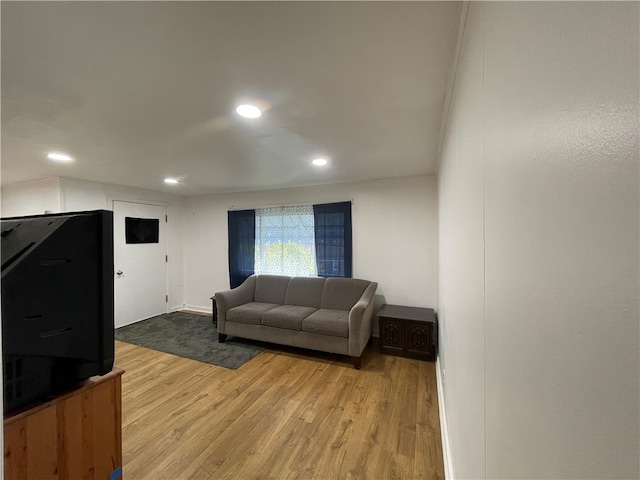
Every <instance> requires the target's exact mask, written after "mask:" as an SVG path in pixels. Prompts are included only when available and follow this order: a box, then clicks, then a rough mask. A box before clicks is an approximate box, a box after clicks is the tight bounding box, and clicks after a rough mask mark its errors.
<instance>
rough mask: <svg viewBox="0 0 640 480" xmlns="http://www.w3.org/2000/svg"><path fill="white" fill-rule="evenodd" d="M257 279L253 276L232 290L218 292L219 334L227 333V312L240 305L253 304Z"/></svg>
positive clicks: (216, 296) (216, 297) (216, 295)
mask: <svg viewBox="0 0 640 480" xmlns="http://www.w3.org/2000/svg"><path fill="white" fill-rule="evenodd" d="M255 285H256V277H255V275H251V276H250V277H249V278H247V279H246V280H245V281H244V282H242V285H240V286H238V287H236V288H232V289H231V290H224V291H222V292H216V294H215V299H216V308H217V310H218V333H225V330H224V327H225V325H224V324H225V321H226V319H227V311H229V310H230V309H232V308H233V307H237V306H238V305H244V304H245V303H249V302H253V294H254V292H255Z"/></svg>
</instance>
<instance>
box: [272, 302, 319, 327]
mask: <svg viewBox="0 0 640 480" xmlns="http://www.w3.org/2000/svg"><path fill="white" fill-rule="evenodd" d="M315 311H316V309H315V308H313V307H298V306H295V305H281V306H279V307H276V308H274V309H271V310H269V311H268V312H266V313H264V314H263V315H262V324H263V325H267V326H269V327H278V328H287V329H289V330H302V321H303V320H304V319H305V318H307V317H308V316H309V315H311V314H312V313H313V312H315Z"/></svg>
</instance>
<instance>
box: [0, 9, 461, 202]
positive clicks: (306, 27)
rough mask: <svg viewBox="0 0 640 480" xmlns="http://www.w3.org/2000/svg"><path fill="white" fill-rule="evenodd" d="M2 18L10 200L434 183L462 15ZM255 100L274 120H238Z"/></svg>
mask: <svg viewBox="0 0 640 480" xmlns="http://www.w3.org/2000/svg"><path fill="white" fill-rule="evenodd" d="M1 8H2V12H1V19H2V30H1V35H2V44H1V45H2V57H1V59H2V97H1V99H2V152H1V153H2V164H1V167H2V170H1V173H2V184H3V185H6V184H11V183H16V182H21V181H27V180H33V179H37V178H44V177H52V176H61V177H71V178H79V179H86V180H92V181H99V182H104V183H114V184H120V185H128V186H134V187H140V188H144V189H149V190H158V191H174V192H176V193H180V194H182V195H192V194H199V193H213V192H225V191H241V190H257V189H265V188H282V187H293V186H300V185H314V184H327V183H339V182H351V181H364V180H373V179H379V178H389V177H403V176H413V175H423V174H432V173H434V172H435V156H436V150H437V143H438V139H439V134H440V123H441V117H442V109H443V104H444V98H445V90H446V82H447V77H448V74H449V70H450V67H451V62H452V56H453V44H454V40H455V33H456V32H455V30H456V27H457V23H458V11H459V4H458V3H457V2H131V3H128V2H2V4H1ZM242 101H254V102H260V103H261V104H262V105H263V106H264V107H265V112H264V114H263V116H262V118H260V119H257V120H246V119H243V118H241V117H238V116H237V115H236V114H235V112H234V108H235V106H236V105H237V104H238V103H239V102H242ZM50 151H63V152H67V153H69V154H70V155H71V156H73V157H74V158H75V162H73V163H72V164H67V165H60V164H55V163H52V162H50V161H48V160H47V159H46V153H47V152H50ZM318 155H323V156H326V157H328V158H329V159H330V163H329V165H328V166H327V167H324V168H322V169H321V168H318V167H313V166H312V165H311V164H310V162H311V160H312V159H313V158H315V157H316V156H318ZM166 176H174V177H178V178H180V179H181V184H180V185H179V186H177V187H170V186H166V185H164V184H163V182H162V180H163V178H164V177H166Z"/></svg>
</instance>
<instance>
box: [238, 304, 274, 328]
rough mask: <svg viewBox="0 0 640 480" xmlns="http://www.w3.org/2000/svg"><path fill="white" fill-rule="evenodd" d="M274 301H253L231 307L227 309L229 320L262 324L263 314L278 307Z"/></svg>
mask: <svg viewBox="0 0 640 480" xmlns="http://www.w3.org/2000/svg"><path fill="white" fill-rule="evenodd" d="M277 306H278V305H276V304H274V303H261V302H251V303H245V304H244V305H239V306H237V307H233V308H230V309H229V310H228V311H227V318H226V321H227V322H237V323H250V324H253V325H260V322H261V320H262V314H263V313H264V312H268V311H269V310H271V309H273V308H276V307H277Z"/></svg>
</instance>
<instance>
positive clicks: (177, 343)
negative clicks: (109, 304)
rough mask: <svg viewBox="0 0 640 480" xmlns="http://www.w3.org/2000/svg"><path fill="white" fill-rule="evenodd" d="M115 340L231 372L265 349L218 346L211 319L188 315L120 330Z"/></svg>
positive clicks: (244, 343)
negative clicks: (223, 368) (227, 369)
mask: <svg viewBox="0 0 640 480" xmlns="http://www.w3.org/2000/svg"><path fill="white" fill-rule="evenodd" d="M115 339H116V340H120V341H122V342H126V343H133V344H135V345H140V346H141V347H147V348H151V349H153V350H159V351H161V352H165V353H172V354H173V355H178V356H180V357H186V358H191V359H193V360H198V361H200V362H206V363H210V364H212V365H219V366H221V367H225V368H231V369H236V368H238V367H240V366H242V365H243V364H244V363H246V362H248V361H249V360H251V359H252V358H253V357H255V356H256V355H258V354H259V353H260V352H262V351H263V350H264V349H265V347H264V344H262V343H261V342H254V341H252V340H245V339H241V338H234V337H229V338H228V340H227V341H226V342H225V343H219V342H218V330H217V328H216V327H215V326H214V325H213V324H212V323H211V317H210V316H204V315H196V314H193V313H186V312H172V313H165V314H163V315H158V316H157V317H151V318H148V319H146V320H143V321H141V322H137V323H134V324H132V325H127V326H126V327H120V328H118V329H116V332H115Z"/></svg>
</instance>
